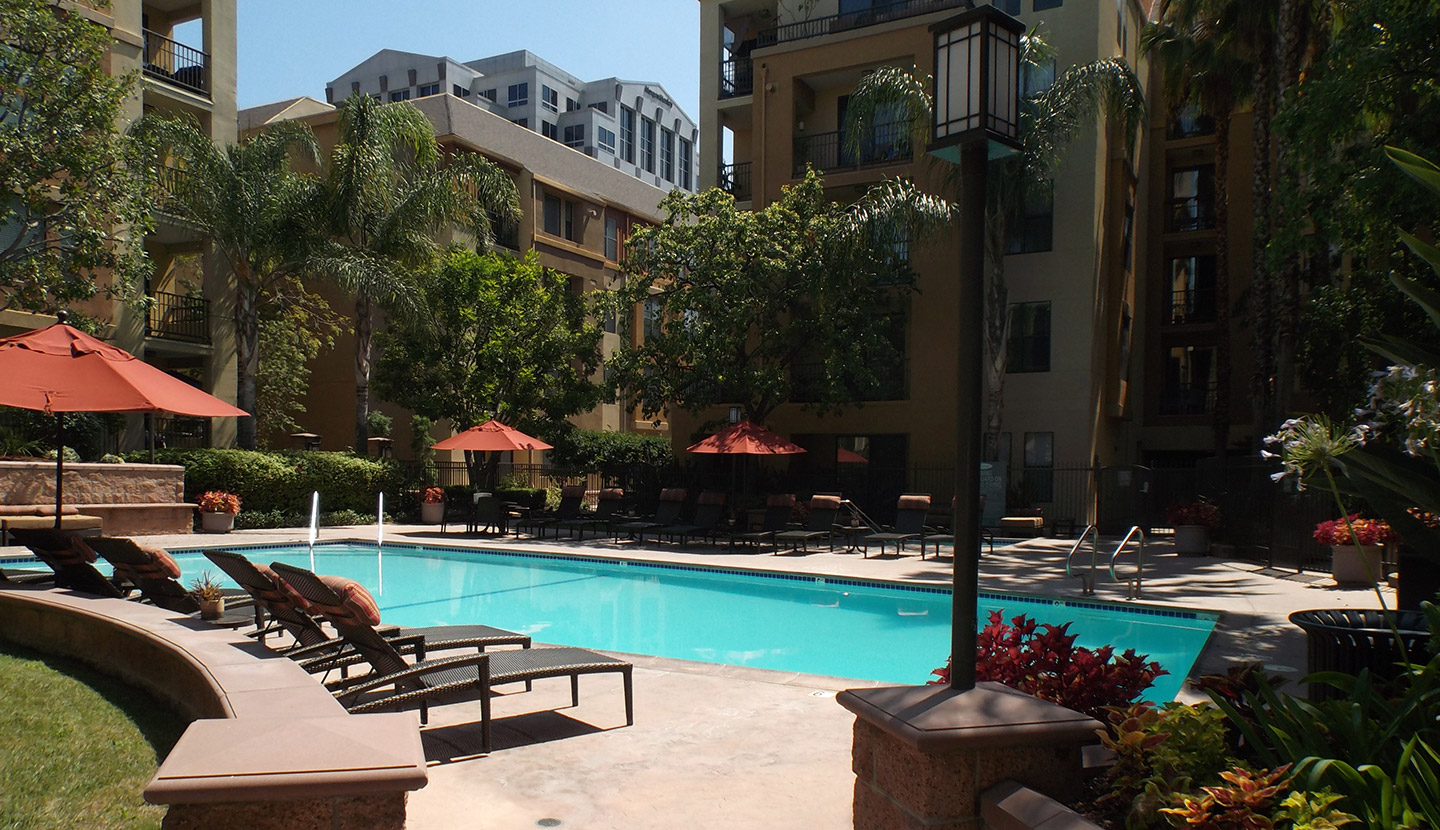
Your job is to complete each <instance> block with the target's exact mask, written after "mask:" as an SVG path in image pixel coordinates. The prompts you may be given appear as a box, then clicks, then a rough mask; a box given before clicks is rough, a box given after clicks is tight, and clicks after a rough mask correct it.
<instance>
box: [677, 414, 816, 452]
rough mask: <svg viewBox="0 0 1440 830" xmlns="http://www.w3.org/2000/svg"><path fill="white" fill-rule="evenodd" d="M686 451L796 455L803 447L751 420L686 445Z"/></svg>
mask: <svg viewBox="0 0 1440 830" xmlns="http://www.w3.org/2000/svg"><path fill="white" fill-rule="evenodd" d="M686 451H687V452H696V453H712V454H718V455H796V454H799V453H802V452H805V448H804V447H801V446H799V445H797V444H792V443H790V442H789V441H786V440H785V439H784V438H781V437H780V436H778V435H776V434H775V433H773V432H771V431H770V430H768V429H766V428H765V427H762V426H760V425H759V424H757V423H754V422H752V421H741V422H739V423H738V424H732V425H731V426H728V427H726V428H725V429H722V430H720V431H719V432H717V433H715V434H714V435H712V436H710V437H709V438H706V439H705V440H704V441H700V442H698V443H695V444H691V445H690V446H689V447H686Z"/></svg>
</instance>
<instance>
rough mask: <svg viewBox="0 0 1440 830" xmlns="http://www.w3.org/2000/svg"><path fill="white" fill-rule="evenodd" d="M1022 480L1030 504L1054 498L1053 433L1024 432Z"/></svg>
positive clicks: (1050, 500)
mask: <svg viewBox="0 0 1440 830" xmlns="http://www.w3.org/2000/svg"><path fill="white" fill-rule="evenodd" d="M1022 475H1023V478H1022V481H1023V482H1024V486H1025V498H1026V500H1028V501H1029V502H1030V503H1031V504H1043V503H1046V502H1052V501H1054V500H1055V433H1053V432H1027V433H1025V467H1024V472H1023V474H1022Z"/></svg>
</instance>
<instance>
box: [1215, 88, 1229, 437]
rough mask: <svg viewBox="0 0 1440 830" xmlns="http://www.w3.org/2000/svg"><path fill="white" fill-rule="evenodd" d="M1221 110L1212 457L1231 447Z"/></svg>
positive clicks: (1225, 148) (1225, 116)
mask: <svg viewBox="0 0 1440 830" xmlns="http://www.w3.org/2000/svg"><path fill="white" fill-rule="evenodd" d="M1232 114H1233V108H1230V107H1226V108H1224V109H1222V110H1221V111H1220V113H1219V115H1218V116H1217V117H1216V119H1215V411H1214V413H1213V418H1212V421H1211V424H1212V427H1213V429H1214V432H1215V455H1216V456H1218V457H1223V456H1224V455H1225V453H1226V450H1227V449H1228V448H1229V446H1230V421H1231V412H1230V375H1231V371H1230V369H1231V367H1230V232H1229V222H1230V192H1229V187H1228V186H1227V182H1226V177H1227V176H1228V175H1229V168H1230V117H1231V115H1232Z"/></svg>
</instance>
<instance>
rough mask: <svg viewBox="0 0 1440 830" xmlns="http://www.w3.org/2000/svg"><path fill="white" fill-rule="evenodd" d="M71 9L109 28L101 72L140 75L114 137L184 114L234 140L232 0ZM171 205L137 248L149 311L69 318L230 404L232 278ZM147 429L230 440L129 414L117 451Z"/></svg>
mask: <svg viewBox="0 0 1440 830" xmlns="http://www.w3.org/2000/svg"><path fill="white" fill-rule="evenodd" d="M67 5H70V4H67ZM72 8H73V9H75V10H76V11H77V12H78V13H83V14H85V15H86V16H87V17H88V18H90V19H91V20H93V21H95V22H97V23H99V24H101V25H103V26H105V27H106V28H108V29H109V31H110V34H111V35H112V37H113V39H114V45H113V46H112V47H111V50H110V53H109V68H108V71H109V72H110V73H111V74H114V75H119V74H125V73H128V72H134V73H136V74H137V75H138V77H139V81H138V85H137V89H136V95H135V96H134V97H133V98H132V99H131V100H130V101H129V102H128V103H127V105H126V107H125V110H124V115H123V119H122V123H120V124H117V125H116V129H122V130H123V129H127V128H128V127H129V126H130V125H131V124H132V123H134V122H135V121H136V120H138V119H139V118H140V117H141V116H142V115H149V114H160V115H169V116H177V117H178V116H183V117H189V118H193V119H194V120H195V121H196V122H197V123H198V124H199V125H200V128H201V129H202V130H204V131H205V132H206V133H207V134H208V135H210V136H211V137H212V138H213V139H214V140H215V142H216V143H217V144H222V145H223V144H229V143H232V142H234V141H235V135H236V129H235V0H112V2H111V4H110V7H109V8H108V9H99V10H95V9H89V8H85V7H80V6H78V5H75V6H72ZM163 172H164V173H165V174H166V175H168V176H179V175H182V173H181V171H179V170H174V169H171V170H166V171H163ZM168 208H169V206H168V204H167V202H166V201H165V200H164V199H163V197H162V200H161V202H160V203H159V204H158V205H156V209H157V223H156V227H155V230H154V231H153V232H152V233H150V234H149V235H148V236H146V238H145V243H144V244H145V249H146V251H147V252H148V253H149V255H150V259H151V261H152V263H153V265H154V270H153V272H152V273H151V274H150V276H149V277H148V279H147V280H146V284H145V285H144V290H145V293H146V294H147V295H148V296H149V298H150V300H151V301H152V302H151V306H150V308H149V310H148V311H145V310H138V309H135V308H131V307H129V306H126V305H124V304H121V303H119V302H113V301H111V300H108V299H106V298H105V297H104V295H103V293H102V294H100V295H97V296H96V297H95V298H94V299H92V300H90V301H88V302H87V303H85V304H82V305H81V306H78V307H77V310H79V311H82V312H83V313H85V314H86V315H88V316H91V317H93V318H95V319H97V320H99V321H101V322H102V323H104V324H105V329H104V335H105V338H106V339H107V340H109V341H110V342H112V343H114V344H115V345H117V346H119V347H121V348H123V349H126V350H127V351H129V352H131V353H133V354H135V355H137V356H139V357H141V358H143V359H144V360H145V361H146V362H148V363H150V364H152V365H154V366H157V367H159V368H161V369H164V370H166V371H168V372H171V373H173V374H176V375H179V376H181V377H184V378H185V379H187V380H188V381H190V382H192V383H194V384H196V385H198V386H199V387H201V388H203V389H204V390H206V391H207V392H210V393H211V394H213V395H215V396H217V397H219V398H221V399H223V400H226V401H229V402H231V403H233V402H234V401H235V381H236V359H235V331H234V323H233V320H234V315H233V313H232V304H233V298H234V293H235V292H234V286H233V281H232V279H231V277H230V275H229V273H228V271H226V270H225V268H224V266H223V265H220V264H219V263H217V262H215V261H213V260H212V259H211V257H210V256H209V252H208V249H207V244H206V240H205V238H204V237H203V236H202V235H201V234H200V233H199V232H198V231H196V230H195V229H194V228H193V227H192V226H191V225H190V224H189V223H187V222H186V221H185V218H184V216H183V215H178V214H176V213H173V212H171V211H170V210H169V209H168ZM54 320H55V318H54V317H51V316H37V315H30V314H25V313H22V312H17V311H13V310H12V311H6V312H3V313H0V333H10V332H13V331H16V330H21V329H27V328H39V327H42V326H47V325H49V324H51V323H53V322H54ZM151 429H153V430H154V432H155V437H156V441H157V443H159V444H160V445H162V446H184V447H195V446H228V445H232V444H233V443H234V440H235V419H233V418H182V417H169V416H153V417H152V416H138V415H136V416H130V418H129V420H128V424H127V426H126V428H125V430H124V432H123V433H122V435H121V439H120V448H121V449H136V448H139V447H142V446H144V445H145V444H146V443H147V437H148V436H147V430H151Z"/></svg>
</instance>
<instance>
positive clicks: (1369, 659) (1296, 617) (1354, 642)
mask: <svg viewBox="0 0 1440 830" xmlns="http://www.w3.org/2000/svg"><path fill="white" fill-rule="evenodd" d="M1393 613H1394V614H1395V623H1396V627H1397V628H1399V629H1400V639H1401V641H1402V642H1404V643H1405V652H1406V653H1407V654H1408V655H1409V656H1410V660H1411V662H1416V663H1419V662H1424V661H1425V660H1427V659H1428V658H1429V650H1428V649H1427V648H1426V645H1427V641H1428V640H1429V638H1430V632H1429V630H1428V629H1427V628H1426V626H1425V615H1424V614H1422V613H1421V612H1419V611H1396V612H1393ZM1290 622H1292V623H1295V624H1296V625H1298V626H1300V628H1301V629H1302V630H1303V631H1304V632H1305V643H1306V648H1305V651H1306V669H1307V672H1308V673H1314V672H1319V671H1338V672H1344V673H1345V674H1352V675H1353V674H1359V672H1360V670H1361V669H1369V670H1370V676H1371V677H1383V678H1393V677H1397V676H1398V675H1399V674H1400V669H1399V667H1398V666H1397V665H1396V663H1398V662H1399V660H1400V649H1399V647H1398V646H1397V645H1396V643H1395V632H1393V631H1391V630H1390V625H1389V624H1388V623H1386V621H1385V615H1384V614H1382V613H1381V612H1379V611H1374V610H1360V609H1353V608H1330V609H1325V610H1317V611H1296V612H1295V613H1293V614H1291V615H1290ZM1339 695H1340V691H1339V690H1338V689H1335V688H1334V687H1332V686H1328V685H1326V684H1323V683H1311V684H1309V696H1310V699H1311V700H1324V699H1325V698H1329V697H1338V696H1339Z"/></svg>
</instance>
